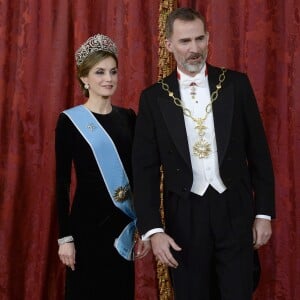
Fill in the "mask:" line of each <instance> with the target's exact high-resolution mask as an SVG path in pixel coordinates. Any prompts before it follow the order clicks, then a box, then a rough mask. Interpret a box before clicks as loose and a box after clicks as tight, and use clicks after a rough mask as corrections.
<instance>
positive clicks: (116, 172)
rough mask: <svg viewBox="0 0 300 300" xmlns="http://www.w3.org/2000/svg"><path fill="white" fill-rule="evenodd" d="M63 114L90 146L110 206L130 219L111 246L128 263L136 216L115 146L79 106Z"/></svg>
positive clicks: (98, 124)
mask: <svg viewBox="0 0 300 300" xmlns="http://www.w3.org/2000/svg"><path fill="white" fill-rule="evenodd" d="M63 113H65V114H66V115H67V116H68V117H69V118H70V119H71V121H72V122H73V124H74V125H75V127H76V128H77V129H78V131H79V132H80V133H81V135H82V136H83V137H84V138H85V140H86V141H87V143H88V144H89V145H90V147H91V149H92V151H93V154H94V156H95V159H96V161H97V164H98V167H99V170H100V172H101V174H102V177H103V180H104V182H105V185H106V188H107V190H108V192H109V194H110V197H111V199H112V201H113V203H114V205H115V206H116V207H118V208H119V209H120V210H121V211H123V212H124V213H125V214H126V215H127V216H128V217H130V218H131V219H132V221H131V222H130V223H129V224H128V225H127V226H126V227H125V228H124V230H123V231H122V232H121V234H120V235H119V237H118V238H116V239H115V243H114V246H115V248H116V249H117V251H118V252H119V254H120V255H121V256H122V257H124V258H125V259H127V260H132V259H133V247H134V232H135V228H136V215H135V212H134V209H133V205H132V193H131V190H130V186H129V181H128V177H127V175H126V172H125V170H124V167H123V164H122V161H121V159H120V157H119V154H118V151H117V149H116V147H115V144H114V142H113V141H112V139H111V138H110V136H109V135H108V134H107V132H106V131H105V130H104V128H103V127H102V126H101V124H100V123H99V122H98V120H97V119H96V118H95V117H94V115H93V114H92V113H91V112H90V111H89V110H88V109H87V108H85V107H84V106H83V105H78V106H75V107H73V108H70V109H67V110H64V111H63Z"/></svg>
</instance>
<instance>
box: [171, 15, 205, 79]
mask: <svg viewBox="0 0 300 300" xmlns="http://www.w3.org/2000/svg"><path fill="white" fill-rule="evenodd" d="M208 38H209V35H208V32H205V31H204V25H203V22H202V21H201V20H200V19H196V20H193V21H182V20H179V19H176V20H175V21H174V23H173V33H172V35H171V36H170V37H169V39H167V40H166V47H167V49H168V51H169V52H172V53H173V55H174V58H175V60H176V62H177V67H178V68H179V69H180V70H181V71H182V72H183V73H185V74H187V75H190V76H194V75H196V74H197V73H199V72H200V71H201V69H202V68H203V66H204V65H205V61H206V58H207V51H208Z"/></svg>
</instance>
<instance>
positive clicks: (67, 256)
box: [58, 243, 75, 271]
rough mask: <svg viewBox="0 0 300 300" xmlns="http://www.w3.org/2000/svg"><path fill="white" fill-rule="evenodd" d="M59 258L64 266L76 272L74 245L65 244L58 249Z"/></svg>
mask: <svg viewBox="0 0 300 300" xmlns="http://www.w3.org/2000/svg"><path fill="white" fill-rule="evenodd" d="M58 256H59V258H60V260H61V262H62V263H63V264H65V265H66V266H68V267H70V268H71V269H72V270H73V271H74V270H75V246H74V243H64V244H62V245H60V246H59V248H58Z"/></svg>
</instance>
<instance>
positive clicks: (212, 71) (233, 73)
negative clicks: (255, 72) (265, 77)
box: [207, 64, 247, 79]
mask: <svg viewBox="0 0 300 300" xmlns="http://www.w3.org/2000/svg"><path fill="white" fill-rule="evenodd" d="M223 69H224V70H226V72H225V77H229V78H237V79H239V78H245V77H247V74H246V73H245V72H242V71H238V70H234V69H231V68H227V67H219V66H214V65H210V64H207V71H208V75H216V76H218V75H220V74H222V70H223Z"/></svg>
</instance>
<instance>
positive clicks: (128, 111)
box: [114, 106, 136, 118]
mask: <svg viewBox="0 0 300 300" xmlns="http://www.w3.org/2000/svg"><path fill="white" fill-rule="evenodd" d="M114 109H115V111H116V112H117V113H119V114H121V115H124V116H126V117H128V118H135V117H136V113H135V111H134V110H133V109H132V108H126V107H121V106H114Z"/></svg>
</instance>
